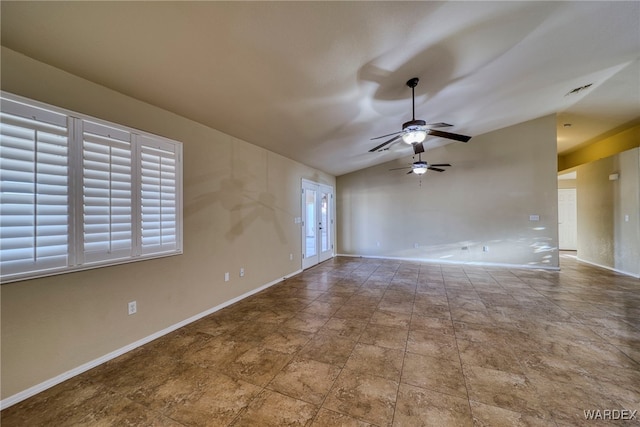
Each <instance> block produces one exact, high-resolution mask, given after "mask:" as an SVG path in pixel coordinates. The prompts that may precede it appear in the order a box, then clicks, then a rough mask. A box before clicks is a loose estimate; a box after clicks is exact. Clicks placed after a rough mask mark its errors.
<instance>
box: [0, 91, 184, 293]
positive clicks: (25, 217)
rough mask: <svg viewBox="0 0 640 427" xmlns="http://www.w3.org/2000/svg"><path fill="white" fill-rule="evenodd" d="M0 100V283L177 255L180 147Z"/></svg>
mask: <svg viewBox="0 0 640 427" xmlns="http://www.w3.org/2000/svg"><path fill="white" fill-rule="evenodd" d="M0 99H1V101H2V102H1V103H0V107H1V108H0V109H1V116H0V119H1V120H0V190H1V194H0V202H1V203H0V277H1V279H2V282H3V283H5V282H9V281H15V280H21V279H25V278H32V277H38V276H43V275H50V274H58V273H64V272H67V271H76V270H81V269H86V268H94V267H97V266H104V265H112V264H119V263H123V262H132V261H137V260H141V259H147V258H151V257H157V256H168V255H175V254H180V253H182V160H181V157H182V144H180V143H179V142H176V141H172V140H169V139H165V138H162V137H158V136H155V135H150V134H146V133H144V132H140V131H136V130H134V129H130V128H127V127H124V126H120V125H115V124H112V123H108V122H104V121H101V120H98V119H93V118H90V117H84V116H82V115H80V114H76V113H72V112H70V111H65V110H62V109H59V108H57V107H52V106H48V105H45V104H41V103H38V102H35V101H31V100H28V99H26V98H21V97H17V96H15V95H10V94H6V93H4V92H2V93H0Z"/></svg>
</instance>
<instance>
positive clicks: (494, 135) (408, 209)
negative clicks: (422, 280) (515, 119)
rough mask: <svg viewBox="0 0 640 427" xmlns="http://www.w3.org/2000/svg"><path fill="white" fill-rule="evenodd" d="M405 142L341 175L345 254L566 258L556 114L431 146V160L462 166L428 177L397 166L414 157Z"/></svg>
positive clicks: (507, 260) (505, 260)
mask: <svg viewBox="0 0 640 427" xmlns="http://www.w3.org/2000/svg"><path fill="white" fill-rule="evenodd" d="M405 150H406V151H407V156H406V157H404V158H402V159H401V160H398V161H392V162H388V163H385V164H383V165H379V166H375V167H371V168H368V169H364V170H361V171H358V172H354V173H351V174H347V175H343V176H340V177H338V178H337V203H336V205H337V207H338V212H337V223H338V253H340V254H349V255H362V256H382V257H399V258H411V259H421V260H438V261H450V262H483V263H493V264H515V265H526V266H542V267H552V268H556V267H558V254H557V251H556V248H557V246H558V226H557V224H558V199H557V185H558V183H557V172H556V171H557V165H556V159H557V157H556V123H555V116H547V117H543V118H540V119H537V120H532V121H529V122H526V123H522V124H519V125H516V126H512V127H508V128H504V129H501V130H498V131H495V132H491V133H487V134H484V135H479V136H475V137H474V138H472V139H471V141H470V142H469V143H467V144H463V143H452V144H448V145H446V146H444V147H440V148H437V149H434V150H430V151H428V152H427V153H425V154H426V155H425V156H424V157H423V159H425V160H427V161H428V162H431V163H451V164H452V165H453V167H451V168H447V169H448V170H447V171H446V172H443V173H437V172H427V174H426V176H424V177H423V178H422V186H420V185H419V179H418V177H417V176H415V175H406V174H405V173H404V171H389V170H388V169H390V168H394V167H401V166H406V165H407V164H408V163H410V162H411V156H410V153H411V149H409V148H405ZM371 155H372V156H375V155H384V154H371ZM529 215H539V217H540V221H538V222H533V221H529ZM416 244H417V245H418V248H415V247H414V246H415V245H416ZM483 246H488V247H489V251H488V252H483V250H482V248H483ZM462 247H468V250H462Z"/></svg>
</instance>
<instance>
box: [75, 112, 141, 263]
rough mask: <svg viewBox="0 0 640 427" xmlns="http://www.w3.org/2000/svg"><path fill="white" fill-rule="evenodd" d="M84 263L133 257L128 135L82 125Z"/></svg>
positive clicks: (122, 132)
mask: <svg viewBox="0 0 640 427" xmlns="http://www.w3.org/2000/svg"><path fill="white" fill-rule="evenodd" d="M82 128H83V132H82V134H83V137H82V138H83V142H82V194H83V204H82V206H83V221H82V222H83V249H84V250H83V254H84V262H95V261H103V260H108V259H118V258H122V257H130V256H131V255H132V229H133V227H132V223H131V221H132V204H133V203H132V199H131V195H132V193H131V172H132V171H131V134H130V133H129V132H127V131H123V130H120V129H114V128H111V127H108V126H104V125H101V124H98V123H92V122H88V121H83V126H82Z"/></svg>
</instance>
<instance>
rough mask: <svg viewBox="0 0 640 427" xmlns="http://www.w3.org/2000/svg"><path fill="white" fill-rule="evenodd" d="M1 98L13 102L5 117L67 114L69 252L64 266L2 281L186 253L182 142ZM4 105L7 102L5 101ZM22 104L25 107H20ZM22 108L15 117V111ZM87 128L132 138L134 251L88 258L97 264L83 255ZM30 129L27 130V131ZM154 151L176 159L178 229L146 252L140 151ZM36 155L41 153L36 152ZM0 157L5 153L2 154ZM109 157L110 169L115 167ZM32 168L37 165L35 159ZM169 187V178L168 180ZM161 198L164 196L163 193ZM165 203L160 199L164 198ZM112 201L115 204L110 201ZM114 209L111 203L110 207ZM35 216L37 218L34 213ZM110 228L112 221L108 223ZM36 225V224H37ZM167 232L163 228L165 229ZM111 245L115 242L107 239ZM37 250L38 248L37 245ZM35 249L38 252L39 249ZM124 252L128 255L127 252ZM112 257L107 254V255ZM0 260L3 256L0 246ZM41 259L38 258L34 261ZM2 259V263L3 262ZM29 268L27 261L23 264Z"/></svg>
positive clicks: (9, 97)
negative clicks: (170, 240)
mask: <svg viewBox="0 0 640 427" xmlns="http://www.w3.org/2000/svg"><path fill="white" fill-rule="evenodd" d="M0 100H1V101H5V100H6V101H9V102H11V104H12V107H5V105H2V106H0V107H1V109H2V111H3V113H5V108H9V110H10V111H8V112H7V114H9V115H12V116H18V117H23V118H25V117H26V118H28V117H29V116H30V115H31V114H26V113H27V112H33V110H34V109H36V110H44V112H46V113H53V114H55V115H64V116H66V118H67V153H66V159H67V187H66V190H67V251H66V258H67V261H66V265H64V266H62V267H54V268H48V269H37V268H36V269H33V268H32V269H28V268H25V269H24V270H22V271H20V272H16V273H10V274H7V275H4V274H2V273H3V272H1V271H0V274H1V276H0V283H1V284H6V283H12V282H17V281H22V280H28V279H34V278H39V277H47V276H53V275H58V274H66V273H71V272H76V271H84V270H90V269H94V268H101V267H106V266H112V265H120V264H128V263H131V262H138V261H145V260H148V259H156V258H163V257H168V256H175V255H181V254H183V192H184V188H183V156H182V150H183V144H182V143H181V142H179V141H175V140H172V139H169V138H165V137H162V136H159V135H155V134H152V133H149V132H145V131H141V130H139V129H135V128H131V127H129V126H125V125H120V124H117V123H113V122H109V121H106V120H102V119H99V118H96V117H92V116H89V115H86V114H82V113H78V112H75V111H71V110H67V109H64V108H60V107H57V106H54V105H50V104H46V103H42V102H39V101H35V100H32V99H29V98H25V97H22V96H18V95H15V94H12V93H8V92H5V91H0ZM2 104H4V102H2ZM16 104H21V105H16ZM19 109H21V110H23V111H20V112H18V113H16V111H15V110H19ZM31 118H32V119H33V120H36V121H38V120H37V117H35V116H33V115H31ZM0 126H4V123H0ZM85 126H86V128H88V129H92V128H93V129H95V127H96V126H97V127H98V128H100V127H101V128H111V129H113V130H114V132H115V133H117V134H118V135H119V136H120V138H122V136H123V135H129V137H130V143H129V146H130V157H129V158H130V162H131V163H130V164H131V166H130V173H131V174H130V186H131V190H130V192H131V199H130V206H129V208H130V211H131V214H130V216H131V220H130V223H131V238H130V239H131V250H130V253H128V254H125V255H123V256H121V257H113V258H109V255H107V256H106V258H107V259H101V258H100V256H97V257H92V256H90V257H88V258H90V259H91V258H93V259H94V260H93V261H91V260H86V259H85V258H86V257H85V255H87V254H88V253H89V252H86V251H85V241H84V237H85V228H84V227H85V204H84V197H85V192H84V188H83V185H84V172H85V169H84V163H83V161H84V144H85ZM25 129H28V128H25ZM149 147H151V148H152V149H158V147H161V148H160V149H163V150H164V153H168V154H166V158H169V159H173V163H174V164H175V165H174V166H175V167H174V168H173V169H171V170H170V171H169V176H170V177H173V187H171V186H169V187H168V188H169V190H175V200H172V201H171V203H170V207H169V209H170V211H171V207H173V211H171V212H172V213H173V214H172V215H170V217H173V221H169V222H170V224H173V225H174V227H175V231H174V235H175V237H174V243H173V244H171V245H168V246H169V249H166V248H164V249H163V248H162V247H161V248H160V250H156V251H152V252H148V251H143V250H142V234H143V230H142V225H143V222H142V220H143V218H142V199H143V190H142V186H143V184H142V174H143V165H142V157H141V152H142V151H143V150H145V149H148V148H149ZM35 152H36V153H37V152H38V151H37V149H36V150H35ZM0 154H1V153H0ZM111 161H112V160H111V158H110V160H109V163H108V164H109V165H112V163H111ZM34 165H37V163H36V161H35V160H34ZM169 182H170V183H171V182H172V181H171V179H170V180H169ZM160 194H161V195H162V194H163V193H160ZM160 200H161V201H160V203H161V204H162V199H160ZM110 203H111V202H110ZM109 207H110V208H111V205H109ZM33 215H34V216H33V218H34V219H35V218H36V215H35V213H34V214H33ZM108 225H109V226H111V225H112V222H111V219H110V220H109V223H108ZM36 227H37V226H36ZM161 230H164V228H161ZM3 231H4V230H2V224H1V222H0V237H2V236H1V233H3ZM109 242H111V240H109ZM35 247H37V245H36V246H35ZM35 247H34V248H35ZM125 252H126V251H125ZM105 253H109V252H105ZM0 256H2V252H1V248H0ZM36 259H37V258H36ZM0 261H1V260H0ZM25 264H26V262H25Z"/></svg>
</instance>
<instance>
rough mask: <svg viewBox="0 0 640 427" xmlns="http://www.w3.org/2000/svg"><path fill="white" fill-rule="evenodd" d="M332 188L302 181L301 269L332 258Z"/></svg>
mask: <svg viewBox="0 0 640 427" xmlns="http://www.w3.org/2000/svg"><path fill="white" fill-rule="evenodd" d="M332 211H333V188H332V187H329V186H326V185H321V184H317V183H315V182H311V181H307V180H302V218H303V219H302V224H301V225H302V268H303V269H305V268H309V267H311V266H314V265H316V264H318V263H319V262H322V261H325V260H327V259H329V258H331V257H332V256H333V216H332Z"/></svg>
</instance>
